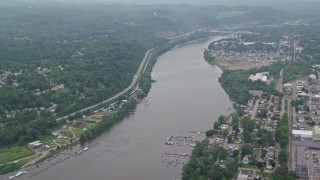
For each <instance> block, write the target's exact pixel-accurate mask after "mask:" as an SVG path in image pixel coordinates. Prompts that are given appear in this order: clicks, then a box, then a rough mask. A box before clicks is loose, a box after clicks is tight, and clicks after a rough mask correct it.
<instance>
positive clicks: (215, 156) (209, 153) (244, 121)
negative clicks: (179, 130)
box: [182, 50, 296, 180]
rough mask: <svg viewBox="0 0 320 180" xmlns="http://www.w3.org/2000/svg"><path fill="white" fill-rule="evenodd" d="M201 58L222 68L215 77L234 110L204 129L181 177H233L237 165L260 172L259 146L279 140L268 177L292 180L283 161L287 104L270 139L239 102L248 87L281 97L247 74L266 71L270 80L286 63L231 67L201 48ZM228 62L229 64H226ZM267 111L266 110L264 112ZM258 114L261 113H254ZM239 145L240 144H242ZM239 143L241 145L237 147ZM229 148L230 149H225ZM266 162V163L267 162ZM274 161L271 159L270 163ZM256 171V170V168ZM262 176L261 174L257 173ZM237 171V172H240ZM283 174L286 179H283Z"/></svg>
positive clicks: (247, 96) (185, 179)
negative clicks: (203, 136)
mask: <svg viewBox="0 0 320 180" xmlns="http://www.w3.org/2000/svg"><path fill="white" fill-rule="evenodd" d="M203 57H204V59H205V60H206V61H207V62H208V63H209V64H211V65H216V66H218V67H219V68H220V69H222V71H223V73H222V75H221V77H220V78H219V83H220V84H221V86H222V88H223V89H224V91H225V92H226V93H227V94H228V96H229V98H230V99H231V101H233V102H234V108H235V111H234V112H232V113H230V114H229V115H228V116H223V115H221V116H220V117H219V118H218V119H217V120H216V121H215V122H214V123H213V127H212V128H210V129H209V130H208V131H206V136H207V138H206V139H205V140H203V141H201V142H198V143H197V145H196V147H195V148H194V149H193V151H192V154H191V157H190V161H189V162H188V163H187V164H185V165H184V166H183V169H182V179H183V180H190V179H203V180H205V179H231V178H232V179H234V178H236V176H235V173H237V171H238V169H239V168H242V172H245V171H248V170H254V169H258V170H261V172H262V171H263V167H264V166H265V164H264V163H265V162H264V163H263V162H260V161H261V159H262V158H261V157H264V156H263V155H262V156H261V154H266V150H264V149H262V151H261V147H263V146H273V145H274V143H279V145H280V146H281V149H280V155H279V157H278V158H279V163H280V164H281V166H280V164H279V167H275V171H274V174H273V175H270V176H268V178H269V179H270V178H271V179H273V178H274V179H295V177H296V174H295V172H293V171H289V170H288V167H287V165H286V163H287V151H286V149H285V148H286V147H287V141H288V105H287V102H285V106H284V107H285V112H284V114H283V115H282V116H281V117H280V119H281V120H280V121H279V122H278V123H277V126H278V128H277V131H276V134H275V137H276V138H275V140H273V134H272V133H270V132H269V131H266V130H263V129H260V125H256V123H255V121H254V120H253V119H251V118H250V117H248V116H245V114H244V109H243V105H246V104H247V102H249V101H250V100H251V98H252V96H251V95H250V94H249V90H262V91H263V92H264V93H266V94H268V96H270V95H271V96H275V97H280V98H281V97H282V96H283V93H281V92H278V91H277V90H275V87H274V84H273V85H272V83H271V84H270V85H269V84H266V83H263V82H261V81H260V80H258V81H254V82H253V81H251V80H248V78H249V76H250V74H256V73H261V72H269V75H270V76H271V77H273V78H274V79H278V78H279V72H280V71H281V70H282V69H284V68H285V67H286V64H285V63H284V62H281V61H277V62H274V63H272V64H271V63H270V64H269V65H268V66H261V67H257V66H255V65H254V66H250V65H248V66H247V67H241V68H239V69H238V68H235V66H234V64H231V63H228V64H226V63H223V61H220V60H217V59H218V57H214V56H211V55H210V52H209V51H208V50H205V51H204V54H203ZM241 63H242V62H236V63H235V64H241ZM228 65H230V66H232V65H233V67H231V68H230V67H229V66H228ZM266 112H267V111H266ZM257 116H258V117H259V116H261V117H262V114H259V113H258V114H257ZM226 124H227V125H229V126H230V127H229V128H227V129H225V130H223V129H222V128H221V127H222V126H224V125H226ZM240 124H241V125H242V129H243V131H244V132H243V139H244V142H241V140H239V139H237V137H238V136H237V134H238V133H239V132H240V131H239V128H240ZM255 128H257V129H256V130H257V136H258V137H259V139H260V140H259V141H258V142H257V144H259V145H260V146H261V147H260V151H259V149H255V148H254V147H253V146H252V144H251V143H252V142H253V139H252V137H251V132H252V131H253V130H254V129H255ZM214 138H218V139H219V138H220V139H223V140H224V141H223V143H222V144H219V143H215V142H213V143H209V142H210V140H211V141H212V140H213V139H214ZM236 141H237V143H239V145H238V146H239V148H238V149H236V150H233V151H231V152H230V151H228V150H227V148H226V147H227V144H226V143H231V144H232V143H235V142H236ZM242 145H243V146H242ZM241 146H242V147H241ZM229 150H230V149H229ZM247 155H249V156H251V158H252V160H251V161H250V162H249V163H248V164H244V163H243V161H242V159H243V158H244V157H245V156H247ZM268 163H270V162H268ZM271 163H274V164H276V163H275V162H274V161H273V162H271ZM257 172H258V171H257ZM261 172H260V175H262V177H264V176H265V174H263V173H261ZM240 173H241V171H240ZM284 177H286V178H284Z"/></svg>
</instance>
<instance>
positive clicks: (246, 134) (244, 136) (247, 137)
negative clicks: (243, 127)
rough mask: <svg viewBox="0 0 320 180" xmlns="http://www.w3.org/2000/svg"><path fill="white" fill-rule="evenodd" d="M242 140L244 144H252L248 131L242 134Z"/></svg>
mask: <svg viewBox="0 0 320 180" xmlns="http://www.w3.org/2000/svg"><path fill="white" fill-rule="evenodd" d="M243 139H244V142H246V143H250V142H252V137H251V133H250V132H249V131H244V132H243Z"/></svg>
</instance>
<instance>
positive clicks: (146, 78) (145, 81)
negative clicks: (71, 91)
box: [15, 33, 207, 169]
mask: <svg viewBox="0 0 320 180" xmlns="http://www.w3.org/2000/svg"><path fill="white" fill-rule="evenodd" d="M205 36H207V34H205V35H203V34H199V33H198V34H196V35H194V36H189V37H183V39H176V40H172V41H171V42H170V43H168V44H165V45H164V46H161V47H157V48H156V49H154V51H153V53H151V56H150V57H149V60H150V61H148V62H149V63H148V64H147V66H145V67H144V73H143V74H142V75H141V78H140V79H139V80H140V81H139V82H140V87H141V89H143V91H144V93H141V94H139V97H138V98H139V99H142V98H144V97H145V96H146V95H147V94H148V92H149V89H150V88H151V84H152V82H153V81H152V79H151V72H152V68H153V66H154V64H155V62H156V60H157V58H158V56H160V55H161V54H163V53H165V52H167V51H168V50H170V49H172V48H173V47H175V46H176V45H177V44H182V43H185V42H188V41H192V40H195V39H199V38H202V37H205ZM128 94H129V93H128ZM124 97H125V96H122V97H120V98H118V99H119V100H121V99H122V98H124ZM118 99H117V100H118ZM130 103H132V104H134V107H135V106H136V105H137V103H138V102H136V101H132V102H130ZM107 105H108V104H100V105H99V106H98V107H95V108H94V109H92V110H91V111H92V112H94V111H96V110H98V109H99V110H100V109H101V108H103V107H106V106H107ZM132 107H133V106H132ZM122 108H123V107H122ZM133 109H134V108H128V109H126V110H124V111H122V113H123V114H127V113H129V114H130V113H131V112H132V111H133ZM119 110H120V109H119ZM119 110H117V112H118V111H119ZM122 113H121V114H122ZM113 116H116V117H118V115H113ZM120 117H121V118H119V119H116V120H115V119H112V118H110V117H109V118H107V117H106V118H104V119H108V120H101V122H98V123H95V124H93V125H94V127H91V128H90V129H89V128H88V127H87V131H80V132H82V133H83V134H82V135H80V136H79V135H77V137H78V138H77V139H74V140H73V141H72V142H67V141H66V142H65V143H63V144H60V145H59V146H57V147H55V149H51V150H50V152H49V150H48V151H47V152H48V156H43V155H45V154H46V153H45V152H43V153H42V156H41V157H39V159H36V161H42V160H46V159H47V158H49V157H51V156H53V155H54V154H55V153H58V152H60V151H61V150H62V149H64V148H68V147H70V146H74V145H76V144H77V143H79V142H80V139H82V142H84V141H86V140H91V139H93V138H94V137H95V136H97V135H99V134H100V133H101V132H103V130H104V129H105V128H108V129H109V128H110V127H111V126H113V125H114V124H116V123H117V122H119V121H120V120H121V119H123V118H124V117H125V116H120ZM110 119H112V120H110ZM91 125H92V123H91ZM75 134H78V133H75ZM81 137H82V138H81ZM34 161H35V160H34V159H33V160H32V162H34ZM15 169H16V168H15Z"/></svg>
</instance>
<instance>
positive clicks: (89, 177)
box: [0, 37, 232, 180]
mask: <svg viewBox="0 0 320 180" xmlns="http://www.w3.org/2000/svg"><path fill="white" fill-rule="evenodd" d="M220 38H221V37H211V38H207V39H202V40H198V41H192V42H189V43H186V44H183V45H180V46H177V47H175V48H174V49H172V50H170V51H168V52H166V53H164V54H163V55H161V56H160V57H159V58H158V60H157V63H156V65H155V66H154V69H153V72H152V77H153V79H155V80H156V82H155V83H154V84H153V85H152V89H151V90H150V93H149V94H148V97H147V98H146V99H147V100H149V99H150V98H152V101H151V102H150V103H149V104H148V105H147V104H146V103H145V102H142V103H141V104H139V105H138V107H137V109H136V110H135V112H134V113H133V114H132V115H131V116H129V117H127V118H125V119H124V120H123V121H121V122H119V123H118V124H116V125H115V126H113V127H112V128H111V129H110V130H107V131H106V132H105V133H103V134H102V135H100V136H99V137H97V138H95V139H94V140H93V141H91V142H88V143H87V144H86V145H85V146H88V147H89V149H88V150H87V151H85V152H83V153H82V154H81V155H77V156H70V155H68V154H69V153H70V154H71V153H74V152H76V151H79V150H80V149H82V148H83V147H80V145H78V146H75V147H73V148H72V149H70V150H68V151H66V152H65V153H66V154H59V155H58V156H57V157H56V158H53V159H50V160H49V161H48V162H43V163H41V164H40V167H38V168H34V169H32V170H31V171H30V172H28V174H24V175H22V176H20V177H16V178H15V179H30V180H127V179H128V180H129V179H130V180H173V179H180V178H181V168H182V165H183V163H185V162H186V161H187V159H188V156H179V155H178V153H180V154H183V153H187V154H190V153H191V147H190V144H192V143H193V142H189V141H188V139H187V140H186V141H184V139H183V138H180V139H179V140H178V141H177V142H178V143H179V144H178V145H180V146H178V145H177V144H176V145H165V142H166V141H167V137H168V136H170V135H176V136H179V137H180V136H183V137H184V136H188V137H190V138H192V137H194V138H195V139H197V140H201V139H203V138H204V134H203V133H194V132H193V131H195V132H205V131H206V130H208V129H209V128H211V127H212V126H213V122H214V121H215V120H216V119H217V118H218V116H219V115H221V114H228V108H230V107H232V103H231V101H230V100H229V98H228V96H227V94H226V93H225V92H224V91H223V89H222V88H221V86H220V84H219V83H218V78H219V77H220V75H221V73H222V71H221V70H220V69H219V68H218V67H216V66H211V65H209V64H208V63H206V62H205V60H204V59H203V56H202V53H203V48H207V46H208V44H209V43H210V42H212V41H213V40H217V39H220ZM165 152H167V154H164V153H165ZM169 153H170V154H171V155H168V154H169ZM173 154H175V155H174V156H173ZM68 157H69V158H68ZM66 158H67V159H66ZM15 173H16V172H14V173H10V174H8V175H5V176H0V179H1V180H2V179H3V180H4V179H7V178H8V176H9V175H12V174H15Z"/></svg>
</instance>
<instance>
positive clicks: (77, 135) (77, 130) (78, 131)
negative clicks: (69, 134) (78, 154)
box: [72, 128, 84, 138]
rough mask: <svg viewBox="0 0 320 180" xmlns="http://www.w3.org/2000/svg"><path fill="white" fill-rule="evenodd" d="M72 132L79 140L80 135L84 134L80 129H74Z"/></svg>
mask: <svg viewBox="0 0 320 180" xmlns="http://www.w3.org/2000/svg"><path fill="white" fill-rule="evenodd" d="M72 131H73V132H74V135H75V136H76V138H79V137H80V135H81V134H82V133H84V130H83V129H80V128H73V129H72Z"/></svg>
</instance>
